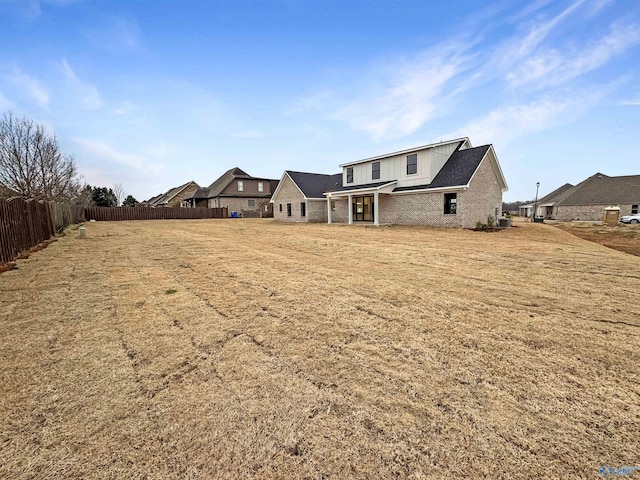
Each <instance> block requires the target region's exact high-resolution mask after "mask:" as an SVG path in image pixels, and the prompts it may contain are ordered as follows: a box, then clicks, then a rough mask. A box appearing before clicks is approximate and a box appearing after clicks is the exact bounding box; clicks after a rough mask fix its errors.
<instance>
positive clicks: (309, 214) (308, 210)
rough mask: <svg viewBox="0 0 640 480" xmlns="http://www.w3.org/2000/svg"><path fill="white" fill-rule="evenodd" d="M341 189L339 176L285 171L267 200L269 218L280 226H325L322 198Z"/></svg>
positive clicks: (324, 204)
mask: <svg viewBox="0 0 640 480" xmlns="http://www.w3.org/2000/svg"><path fill="white" fill-rule="evenodd" d="M341 186H342V174H341V173H337V174H334V175H325V174H322V173H306V172H294V171H291V170H286V171H285V172H284V173H283V174H282V178H280V182H279V183H278V187H277V188H276V190H275V192H274V193H273V197H272V200H271V203H272V204H273V218H274V219H275V220H278V221H282V222H307V223H311V222H323V223H326V222H327V215H328V212H327V199H326V197H325V196H324V194H325V192H327V191H330V190H335V189H336V188H340V187H341ZM334 208H335V205H334ZM334 215H335V214H334ZM345 218H346V217H345Z"/></svg>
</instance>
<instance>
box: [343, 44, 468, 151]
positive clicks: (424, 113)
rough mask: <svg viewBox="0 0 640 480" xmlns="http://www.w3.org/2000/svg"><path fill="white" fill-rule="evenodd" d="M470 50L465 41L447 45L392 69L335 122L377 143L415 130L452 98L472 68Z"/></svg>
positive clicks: (359, 96)
mask: <svg viewBox="0 0 640 480" xmlns="http://www.w3.org/2000/svg"><path fill="white" fill-rule="evenodd" d="M465 49H466V46H465V45H464V44H463V43H462V42H460V43H459V42H452V43H447V44H442V45H440V46H438V47H437V48H434V49H431V50H429V51H427V52H424V53H422V54H420V55H418V56H416V57H413V58H410V59H405V60H403V61H401V62H397V63H395V64H393V65H390V66H388V67H387V69H386V70H385V73H384V74H383V77H382V78H380V79H379V80H378V84H377V85H375V84H374V85H373V86H372V88H369V89H368V90H365V91H364V92H363V93H361V94H359V95H357V96H356V97H355V98H354V99H352V100H351V101H348V102H347V103H346V105H345V106H344V107H343V108H340V109H339V110H338V111H337V112H336V113H335V115H334V116H335V118H337V119H339V120H342V121H345V122H347V123H348V124H349V125H350V126H351V128H353V129H355V130H361V131H364V132H368V133H370V134H371V135H372V136H373V138H374V139H376V140H380V139H383V138H398V137H402V136H405V135H409V134H411V133H413V132H415V131H416V130H418V129H419V128H420V127H421V126H422V125H423V124H424V123H426V122H428V121H429V120H432V119H433V118H435V117H437V116H438V115H440V114H441V113H442V111H443V109H444V108H445V106H446V103H447V101H450V100H451V94H452V92H453V91H454V88H451V87H450V85H451V83H455V82H453V80H454V79H455V78H456V77H457V76H458V75H459V74H461V73H462V72H464V71H465V70H467V69H468V68H469V67H468V62H469V60H470V57H468V56H465V54H464V52H465ZM447 87H449V88H448V89H447ZM447 90H448V91H447Z"/></svg>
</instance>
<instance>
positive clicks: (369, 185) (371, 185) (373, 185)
mask: <svg viewBox="0 0 640 480" xmlns="http://www.w3.org/2000/svg"><path fill="white" fill-rule="evenodd" d="M341 177H342V175H341ZM395 181H396V180H387V181H385V182H376V183H365V184H361V185H346V186H341V187H340V188H335V189H333V190H331V191H332V192H348V191H349V190H360V189H364V188H377V187H381V186H382V185H388V184H390V183H393V182H395ZM325 191H328V190H325Z"/></svg>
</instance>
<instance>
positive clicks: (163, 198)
mask: <svg viewBox="0 0 640 480" xmlns="http://www.w3.org/2000/svg"><path fill="white" fill-rule="evenodd" d="M192 184H193V185H195V186H197V187H199V185H198V184H197V183H196V182H194V181H191V182H187V183H185V184H184V185H180V186H179V187H175V188H172V189H171V190H169V191H168V192H166V193H163V194H161V195H157V196H155V197H152V198H150V199H149V200H147V202H148V203H149V205H151V206H152V207H157V206H160V205H164V204H166V203H168V202H169V201H170V200H171V199H172V198H174V197H175V196H176V195H178V194H179V193H180V192H182V191H183V190H184V189H185V188H187V187H188V186H189V185H192Z"/></svg>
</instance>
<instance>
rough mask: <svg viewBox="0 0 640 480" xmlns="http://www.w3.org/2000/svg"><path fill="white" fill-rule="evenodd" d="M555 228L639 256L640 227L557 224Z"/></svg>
mask: <svg viewBox="0 0 640 480" xmlns="http://www.w3.org/2000/svg"><path fill="white" fill-rule="evenodd" d="M556 226H557V227H558V228H561V229H562V230H564V231H565V232H569V233H572V234H573V235H575V236H577V237H580V238H584V239H585V240H589V241H590V242H594V243H599V244H600V245H604V246H605V247H609V248H613V249H614V250H619V251H621V252H626V253H630V254H631V255H636V256H640V225H624V224H619V225H617V226H615V227H613V226H608V225H593V224H580V223H558V224H556Z"/></svg>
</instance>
